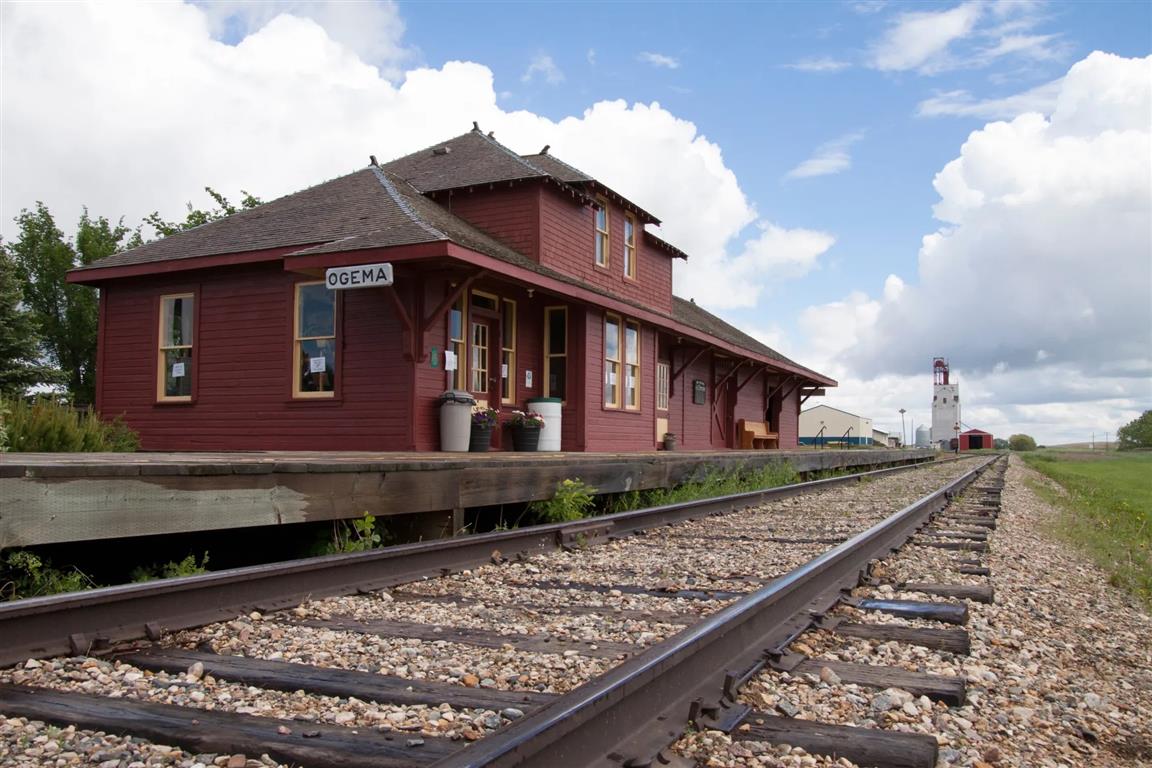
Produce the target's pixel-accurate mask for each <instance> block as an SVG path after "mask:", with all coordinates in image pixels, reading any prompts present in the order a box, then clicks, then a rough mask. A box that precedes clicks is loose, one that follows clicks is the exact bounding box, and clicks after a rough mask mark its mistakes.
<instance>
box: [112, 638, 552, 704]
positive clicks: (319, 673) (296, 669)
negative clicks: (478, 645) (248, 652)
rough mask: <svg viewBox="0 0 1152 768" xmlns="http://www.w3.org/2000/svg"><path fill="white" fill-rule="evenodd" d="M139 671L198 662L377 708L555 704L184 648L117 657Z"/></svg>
mask: <svg viewBox="0 0 1152 768" xmlns="http://www.w3.org/2000/svg"><path fill="white" fill-rule="evenodd" d="M118 658H119V659H120V660H121V661H124V662H127V663H129V664H131V665H132V666H134V667H139V668H140V669H150V670H154V671H162V672H177V673H178V672H184V671H185V670H186V669H188V668H189V667H190V666H192V665H193V664H195V663H196V662H200V663H201V664H203V665H204V672H205V674H210V675H213V676H214V677H218V678H222V679H224V680H231V681H234V682H238V683H244V684H246V685H255V686H259V687H260V688H270V689H272V690H276V691H307V692H308V693H314V694H320V695H323V696H338V697H340V698H349V697H355V698H357V699H361V700H364V701H375V702H376V703H378V704H401V705H409V704H427V705H429V706H434V707H435V706H439V705H441V704H445V703H448V704H451V705H453V706H454V707H472V708H475V709H492V710H496V711H499V710H501V709H503V708H505V707H516V708H518V709H524V708H526V707H532V706H539V705H541V704H546V703H548V702H549V701H551V700H552V699H554V698H556V697H555V696H553V695H551V694H545V693H537V692H534V691H523V692H519V691H498V690H494V689H492V690H490V689H478V688H468V687H465V686H463V685H452V684H451V683H439V682H435V681H430V680H412V679H409V678H406V677H394V676H392V675H378V674H375V673H373V672H359V671H356V670H348V669H332V668H330V667H316V666H312V665H310V664H293V663H291V662H287V661H269V660H266V659H255V658H248V657H245V656H225V655H222V654H216V653H204V652H202V651H188V650H184V649H182V648H154V649H150V650H148V651H145V652H142V653H131V654H128V655H125V656H120V657H118Z"/></svg>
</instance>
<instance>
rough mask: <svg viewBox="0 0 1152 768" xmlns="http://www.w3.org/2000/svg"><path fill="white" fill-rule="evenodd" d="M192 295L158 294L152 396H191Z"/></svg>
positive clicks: (159, 397)
mask: <svg viewBox="0 0 1152 768" xmlns="http://www.w3.org/2000/svg"><path fill="white" fill-rule="evenodd" d="M194 298H195V297H194V296H193V295H192V294H191V293H181V294H176V295H172V296H161V297H160V345H159V350H160V352H159V359H158V360H157V368H156V399H157V400H170V401H176V402H180V401H188V400H191V399H192V339H193V335H194V333H195V326H194V324H193V306H194Z"/></svg>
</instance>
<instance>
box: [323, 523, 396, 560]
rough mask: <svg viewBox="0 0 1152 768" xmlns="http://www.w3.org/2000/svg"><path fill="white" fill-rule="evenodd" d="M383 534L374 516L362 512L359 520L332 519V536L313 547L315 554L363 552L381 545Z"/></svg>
mask: <svg viewBox="0 0 1152 768" xmlns="http://www.w3.org/2000/svg"><path fill="white" fill-rule="evenodd" d="M383 542H384V536H383V535H382V531H381V530H380V529H379V528H378V527H377V525H376V516H375V515H372V514H369V513H367V512H365V513H364V517H362V518H360V519H359V520H333V521H332V538H331V539H330V540H325V541H324V542H323V543H321V544H320V546H319V547H317V548H314V551H316V553H317V554H321V555H339V554H344V553H346V552H364V551H366V550H369V549H376V548H377V547H379V546H382V545H383Z"/></svg>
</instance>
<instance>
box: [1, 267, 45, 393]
mask: <svg viewBox="0 0 1152 768" xmlns="http://www.w3.org/2000/svg"><path fill="white" fill-rule="evenodd" d="M23 300H24V294H23V290H22V289H21V283H20V277H19V275H18V272H17V268H16V264H15V263H14V262H13V261H12V259H11V257H9V256H8V253H7V252H6V251H5V250H4V249H3V248H2V247H0V396H3V395H11V396H17V397H18V396H20V395H23V394H24V393H25V392H27V391H28V390H29V389H30V388H31V387H34V386H36V385H37V384H53V383H56V382H57V381H59V375H58V372H57V371H55V370H54V369H53V368H52V367H51V366H48V365H45V364H44V363H43V361H42V360H41V358H42V357H43V353H42V352H41V350H40V333H39V331H38V330H37V328H36V319H35V318H34V317H33V316H32V313H31V312H29V311H28V309H27V307H25V306H23Z"/></svg>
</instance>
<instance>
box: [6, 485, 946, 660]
mask: <svg viewBox="0 0 1152 768" xmlns="http://www.w3.org/2000/svg"><path fill="white" fill-rule="evenodd" d="M924 466H925V464H923V463H919V464H912V465H903V466H899V467H893V468H889V469H879V470H872V471H870V472H863V473H857V474H853V475H845V476H842V477H834V478H829V479H826V480H815V481H810V482H805V483H795V484H792V485H784V486H779V487H776V488H767V489H763V490H759V491H751V492H747V493H739V494H733V495H729V496H720V497H715V498H711V499H702V500H698V501H691V502H685V503H681V504H671V505H667V506H661V507H650V508H648V509H641V510H633V511H629V512H620V513H617V514H613V515H604V516H602V517H596V518H591V519H588V520H582V521H579V522H576V523H557V524H552V525H541V526H532V527H529V528H522V529H516V530H512V531H501V532H496V533H485V534H477V535H473V536H459V537H456V538H451V539H436V540H432V541H428V542H422V543H419V544H402V545H398V546H393V547H385V548H382V549H375V550H370V551H367V552H356V553H352V554H342V555H326V556H322V557H313V558H306V559H300V560H290V561H286V562H281V563H271V564H266V565H257V566H248V567H244V568H233V569H229V570H225V571H216V572H213V573H207V574H202V575H198V576H187V577H183V578H176V579H165V580H163V581H156V582H148V583H144V584H125V585H120V586H114V587H104V588H100V589H94V590H89V591H85V592H73V593H68V594H63V595H53V596H49V597H41V598H29V599H24V600H16V601H12V602H9V603H2V604H0V666H7V665H9V664H14V663H17V662H19V661H23V660H25V659H28V658H44V657H49V656H58V655H62V654H82V653H90V652H98V651H100V650H102V649H103V648H105V647H108V646H110V645H111V644H113V643H116V642H121V641H127V640H136V639H140V638H144V637H148V638H152V639H157V638H159V637H160V635H161V634H162V633H163V632H165V631H174V630H180V629H189V628H192V627H199V626H204V625H205V624H210V623H212V622H214V621H222V620H227V619H231V618H235V617H236V616H237V615H238V614H240V613H247V612H250V611H253V610H260V611H269V610H275V609H278V608H285V607H289V606H292V605H296V604H299V603H300V602H302V601H304V600H306V599H309V598H315V597H325V596H330V595H339V594H350V593H354V592H364V591H370V590H376V589H382V588H384V587H389V586H395V585H397V584H403V583H408V582H412V581H416V580H419V579H422V578H427V577H430V576H441V575H444V574H447V573H452V572H455V571H460V570H465V569H468V568H473V567H475V566H477V565H479V564H482V563H485V562H489V561H490V560H491V559H492V558H493V555H494V553H496V552H499V553H500V556H502V557H514V556H517V555H521V554H528V553H533V552H541V551H548V550H552V549H555V548H556V547H558V546H560V547H563V546H572V545H578V544H584V543H588V542H592V541H596V540H599V539H604V538H608V537H614V536H621V535H626V534H628V533H631V532H634V531H637V530H641V529H645V528H654V527H658V526H662V525H669V524H672V523H677V522H681V521H683V520H689V519H696V518H700V517H705V516H708V515H716V514H726V513H729V512H733V511H736V510H739V509H744V508H747V507H749V506H754V505H757V504H761V503H763V502H766V501H771V500H773V499H782V498H787V497H790V496H797V495H802V494H806V493H813V492H815V491H820V490H824V489H826V488H831V487H834V486H838V485H845V484H850V483H855V482H859V481H861V480H864V479H867V478H873V477H882V476H885V475H888V474H892V473H894V472H904V471H909V470H913V469H917V468H923V467H924Z"/></svg>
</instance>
